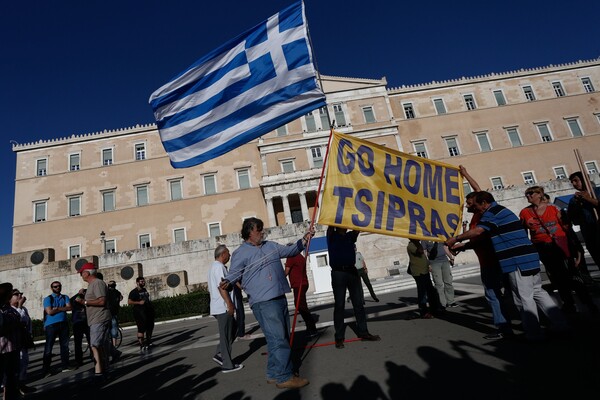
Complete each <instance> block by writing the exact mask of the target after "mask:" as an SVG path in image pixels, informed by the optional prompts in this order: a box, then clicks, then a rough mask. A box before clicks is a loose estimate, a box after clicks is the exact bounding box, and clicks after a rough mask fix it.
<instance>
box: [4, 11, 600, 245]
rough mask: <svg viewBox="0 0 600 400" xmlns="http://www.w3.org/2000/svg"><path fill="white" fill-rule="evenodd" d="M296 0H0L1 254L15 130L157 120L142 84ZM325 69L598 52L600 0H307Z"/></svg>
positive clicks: (56, 131)
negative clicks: (11, 141)
mask: <svg viewBox="0 0 600 400" xmlns="http://www.w3.org/2000/svg"><path fill="white" fill-rule="evenodd" d="M291 3H292V1H291V0H257V1H249V0H221V1H209V0H204V1H201V0H168V1H167V0H163V1H158V0H119V1H115V0H104V1H99V0H86V1H81V0H79V1H76V0H60V1H47V0H30V1H5V2H2V5H1V6H0V121H2V125H1V128H0V130H1V135H0V163H1V167H2V170H3V171H4V172H3V173H2V175H1V178H0V179H2V181H1V187H2V190H3V192H4V195H3V196H1V197H0V202H1V203H0V207H1V208H0V209H1V214H0V254H8V253H10V252H11V248H12V222H13V202H14V199H13V193H14V179H15V159H16V157H15V155H14V153H13V152H12V150H11V145H10V143H9V140H16V141H17V142H19V143H27V142H32V141H37V140H39V139H49V138H58V137H65V136H69V135H71V134H82V133H90V132H97V131H101V130H104V129H109V130H110V129H118V128H124V127H130V126H134V125H135V124H146V123H150V122H154V120H153V116H152V111H151V108H150V106H149V105H148V97H149V96H150V94H151V93H152V92H153V91H154V90H155V89H157V88H158V87H160V86H162V85H163V84H164V83H166V82H167V81H168V80H169V79H171V78H172V77H173V76H174V75H176V74H177V73H179V72H180V71H181V70H183V69H184V68H186V67H187V66H188V65H190V64H192V63H193V62H194V61H195V60H196V59H197V58H199V57H200V56H202V55H203V54H204V53H206V52H208V51H210V50H212V49H213V48H215V47H217V46H218V45H220V44H222V43H223V42H225V41H226V40H228V39H231V38H233V37H234V36H236V35H237V34H239V33H241V32H243V31H245V30H246V29H248V28H251V27H252V26H254V25H256V24H257V23H259V22H261V21H263V20H265V19H266V18H268V17H269V16H271V15H273V14H275V13H276V12H277V11H279V10H280V9H282V8H284V7H286V6H287V5H289V4H291ZM305 5H306V14H307V19H308V24H309V30H310V33H311V37H312V42H313V47H314V53H315V57H316V60H317V66H318V68H319V70H320V71H321V72H322V73H323V74H327V75H335V76H349V77H360V78H376V79H378V78H381V77H382V76H385V77H387V79H388V83H389V86H390V87H395V86H400V85H403V84H414V83H425V82H431V81H433V80H444V79H452V78H460V77H462V76H466V77H469V76H475V75H482V74H488V73H491V72H505V71H510V70H516V69H520V68H531V67H539V66H546V65H549V64H559V63H565V62H572V61H577V60H588V59H595V58H598V57H600V40H599V39H600V23H598V15H600V2H599V1H589V0H585V1H583V0H572V1H570V2H564V1H557V0H549V1H548V0H545V1H541V0H527V1H522V0H521V1H515V0H504V1H495V0H490V1H487V2H482V1H460V0H458V1H453V2H451V1H447V0H446V1H437V0H434V1H420V2H408V1H397V0H370V1H364V0H360V1H359V0H306V1H305Z"/></svg>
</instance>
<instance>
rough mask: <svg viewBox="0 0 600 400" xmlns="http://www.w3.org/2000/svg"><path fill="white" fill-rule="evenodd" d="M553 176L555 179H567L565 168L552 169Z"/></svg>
mask: <svg viewBox="0 0 600 400" xmlns="http://www.w3.org/2000/svg"><path fill="white" fill-rule="evenodd" d="M553 170H554V176H555V177H556V179H565V178H566V177H567V171H566V170H565V167H554V168H553Z"/></svg>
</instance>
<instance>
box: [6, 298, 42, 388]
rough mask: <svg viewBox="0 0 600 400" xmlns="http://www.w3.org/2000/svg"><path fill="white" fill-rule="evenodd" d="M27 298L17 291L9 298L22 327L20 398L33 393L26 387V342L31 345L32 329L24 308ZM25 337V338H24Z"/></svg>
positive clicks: (27, 362)
mask: <svg viewBox="0 0 600 400" xmlns="http://www.w3.org/2000/svg"><path fill="white" fill-rule="evenodd" d="M26 301H27V298H26V297H25V295H24V294H23V293H22V292H20V291H19V289H13V291H12V297H11V298H10V305H11V306H12V308H14V309H15V311H17V312H18V313H19V316H20V317H21V326H22V332H23V336H22V339H23V340H22V343H21V344H22V346H21V350H20V352H19V377H18V378H19V392H20V394H21V396H25V394H27V393H31V392H35V390H36V389H35V388H33V387H30V386H27V385H26V384H25V382H26V381H27V368H28V366H29V348H28V347H27V341H28V340H29V341H31V343H33V327H32V324H31V317H30V316H29V311H28V310H27V308H26V307H25V306H24V304H25V302H26ZM25 335H26V336H25Z"/></svg>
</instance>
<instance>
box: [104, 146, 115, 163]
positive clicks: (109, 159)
mask: <svg viewBox="0 0 600 400" xmlns="http://www.w3.org/2000/svg"><path fill="white" fill-rule="evenodd" d="M112 163H113V149H102V165H112Z"/></svg>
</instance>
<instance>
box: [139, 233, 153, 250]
mask: <svg viewBox="0 0 600 400" xmlns="http://www.w3.org/2000/svg"><path fill="white" fill-rule="evenodd" d="M150 245H151V244H150V234H149V233H144V234H143V235H140V249H145V248H148V247H150Z"/></svg>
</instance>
